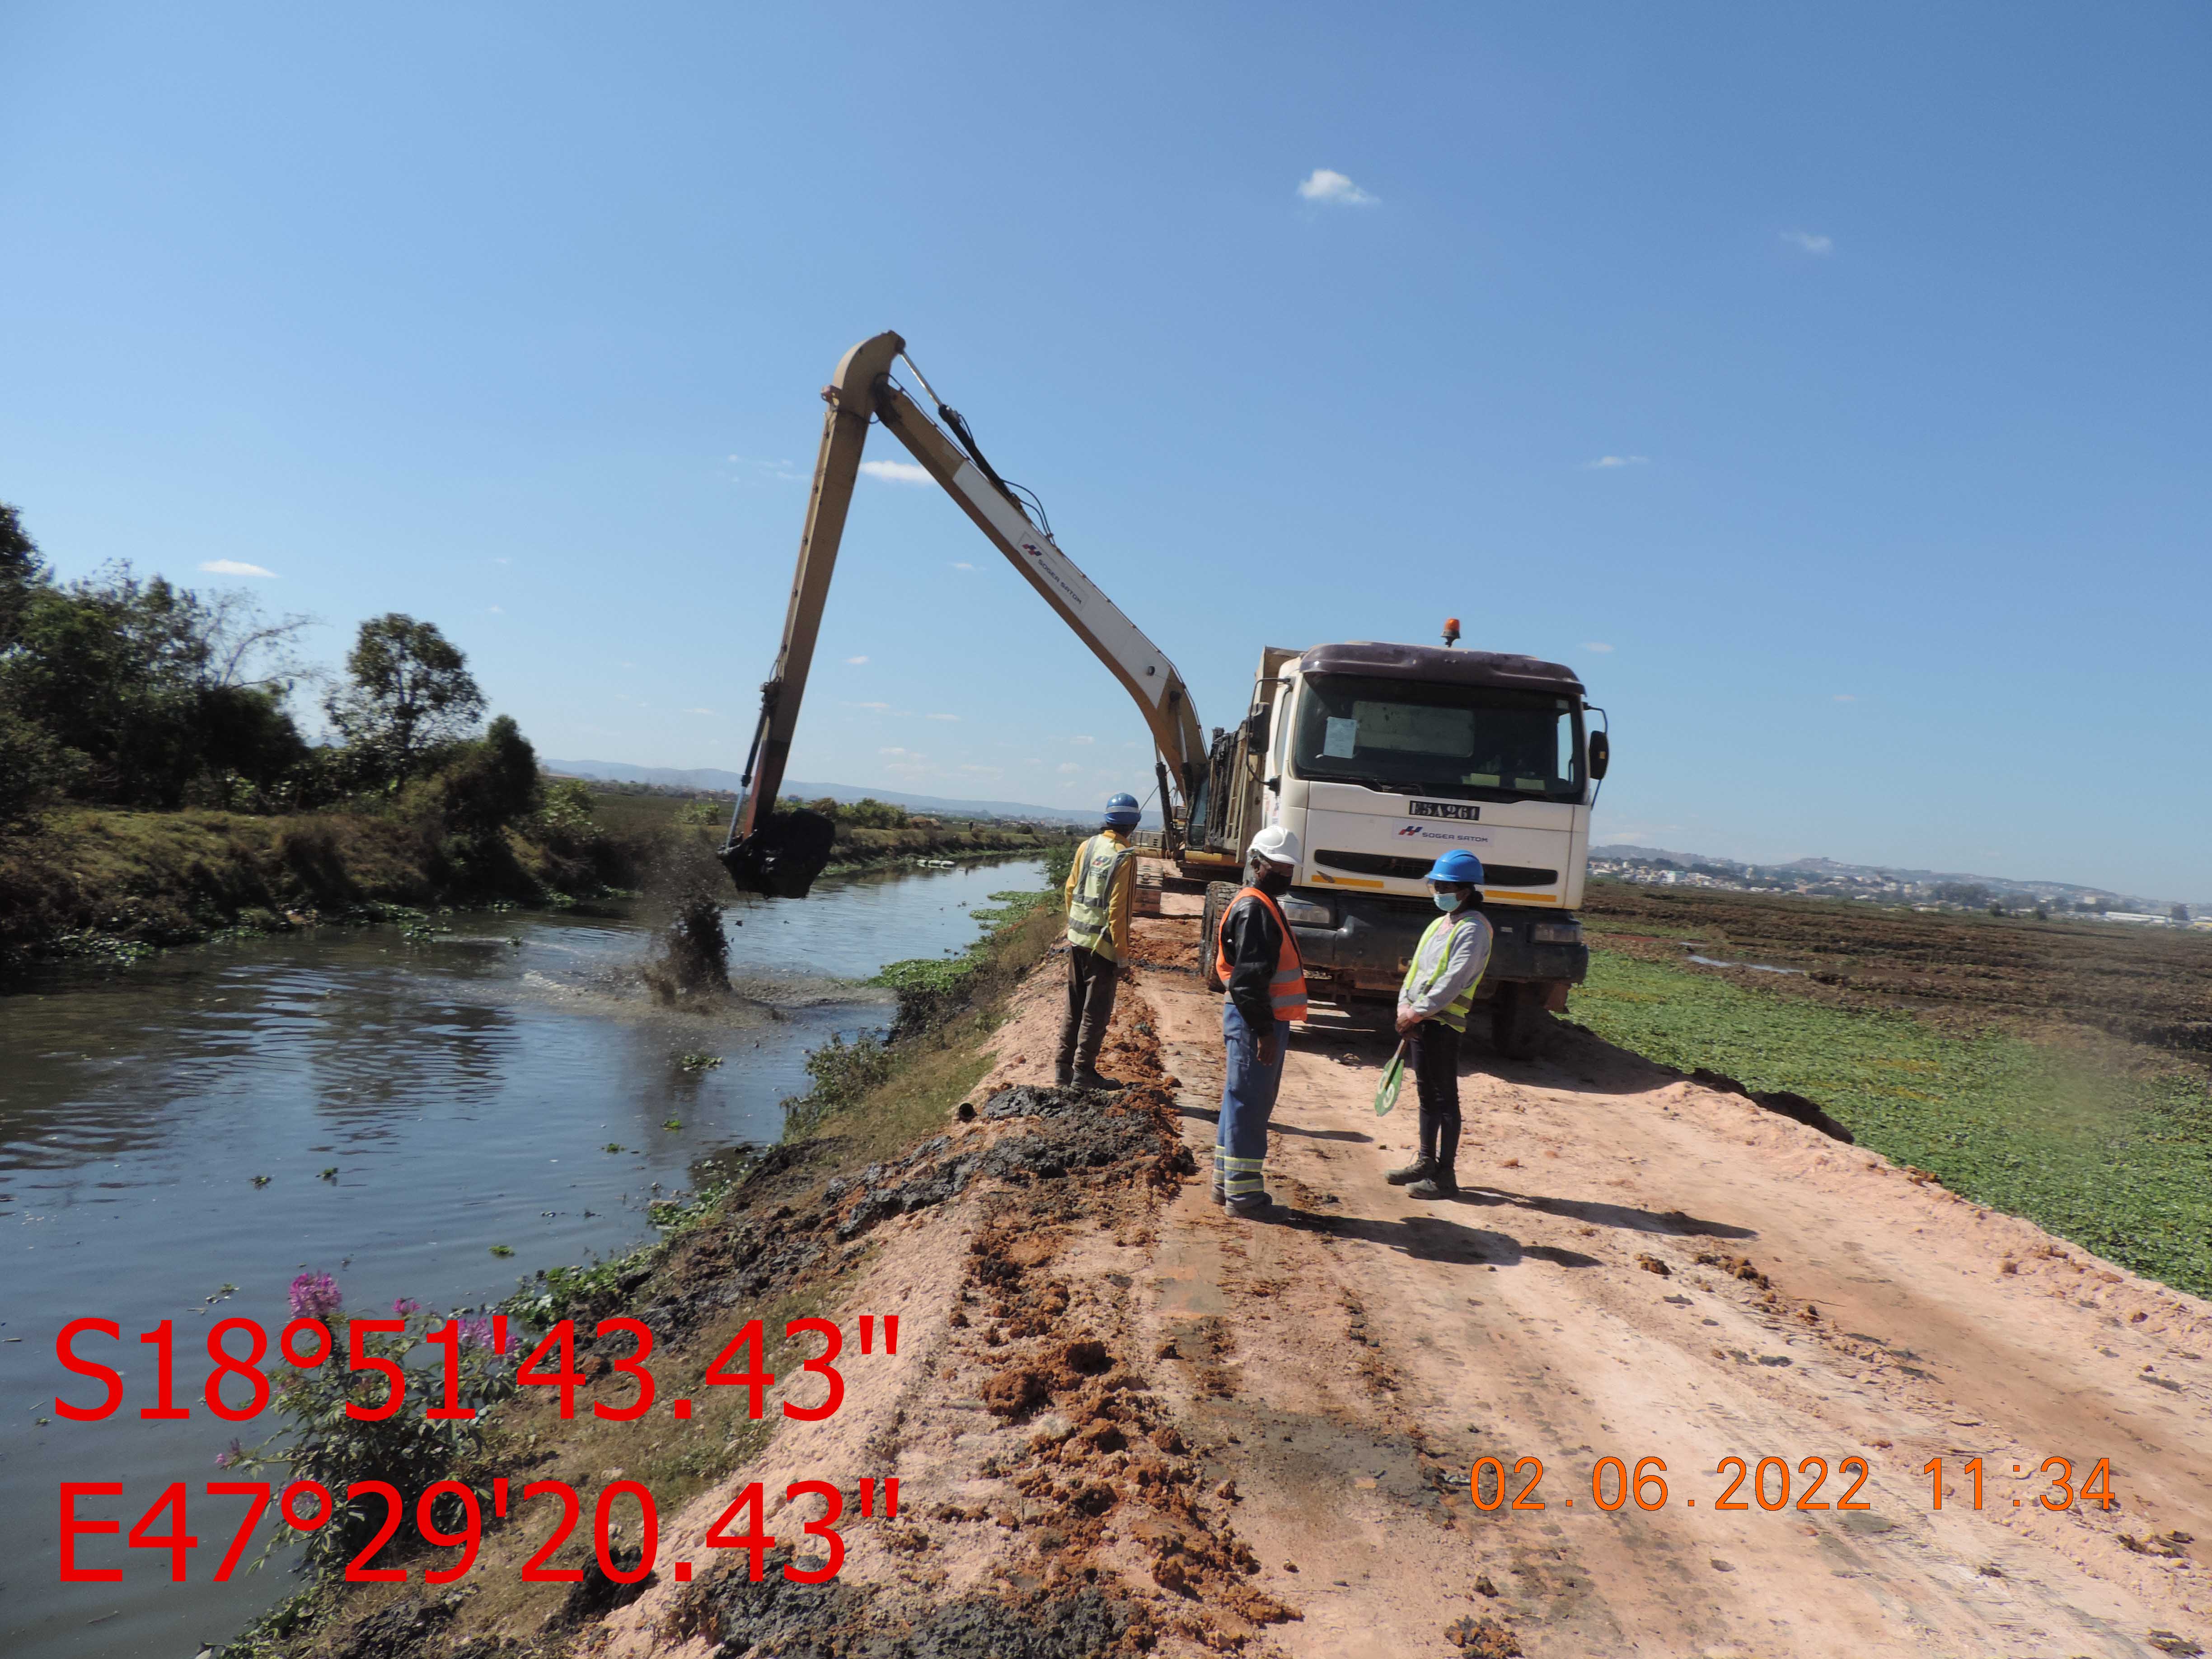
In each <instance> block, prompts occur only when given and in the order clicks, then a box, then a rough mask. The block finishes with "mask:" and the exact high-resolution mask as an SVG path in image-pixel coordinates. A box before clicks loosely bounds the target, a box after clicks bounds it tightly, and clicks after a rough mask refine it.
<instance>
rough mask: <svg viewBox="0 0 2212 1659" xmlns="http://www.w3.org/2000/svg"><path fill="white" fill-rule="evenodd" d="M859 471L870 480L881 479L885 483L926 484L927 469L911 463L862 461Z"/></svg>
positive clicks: (927, 477) (927, 480) (927, 479)
mask: <svg viewBox="0 0 2212 1659" xmlns="http://www.w3.org/2000/svg"><path fill="white" fill-rule="evenodd" d="M860 471H863V472H865V473H866V474H867V475H868V476H869V477H871V478H881V479H882V480H883V481H884V483H905V484H926V483H928V482H929V469H928V468H927V467H922V466H917V465H915V464H914V463H913V462H912V461H862V462H861V463H860Z"/></svg>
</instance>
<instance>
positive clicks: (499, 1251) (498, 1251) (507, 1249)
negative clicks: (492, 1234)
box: [491, 1244, 514, 1255]
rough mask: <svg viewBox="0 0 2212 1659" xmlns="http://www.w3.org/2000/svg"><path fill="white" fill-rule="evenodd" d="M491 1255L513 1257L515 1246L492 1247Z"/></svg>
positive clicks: (501, 1245) (496, 1245)
mask: <svg viewBox="0 0 2212 1659" xmlns="http://www.w3.org/2000/svg"><path fill="white" fill-rule="evenodd" d="M491 1253H492V1254H493V1255H513V1254H514V1246H513V1245H512V1244H495V1245H493V1246H492V1247H491Z"/></svg>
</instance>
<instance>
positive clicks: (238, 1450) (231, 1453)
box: [215, 1440, 246, 1469]
mask: <svg viewBox="0 0 2212 1659" xmlns="http://www.w3.org/2000/svg"><path fill="white" fill-rule="evenodd" d="M245 1461H246V1448H245V1446H244V1445H242V1444H240V1443H239V1442H238V1441H236V1440H233V1441H232V1442H231V1443H230V1444H228V1446H225V1447H224V1448H223V1449H222V1450H221V1451H219V1452H217V1453H216V1455H215V1466H216V1468H219V1469H227V1468H229V1467H230V1466H231V1465H232V1464H234V1463H243V1462H245Z"/></svg>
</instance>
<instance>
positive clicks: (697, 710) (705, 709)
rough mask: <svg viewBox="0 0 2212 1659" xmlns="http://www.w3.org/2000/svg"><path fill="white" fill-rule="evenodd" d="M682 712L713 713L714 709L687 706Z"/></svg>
mask: <svg viewBox="0 0 2212 1659" xmlns="http://www.w3.org/2000/svg"><path fill="white" fill-rule="evenodd" d="M684 713H685V714H714V710H713V709H711V708H687V709H685V710H684Z"/></svg>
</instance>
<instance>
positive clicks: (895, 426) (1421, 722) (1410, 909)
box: [721, 332, 1610, 1057]
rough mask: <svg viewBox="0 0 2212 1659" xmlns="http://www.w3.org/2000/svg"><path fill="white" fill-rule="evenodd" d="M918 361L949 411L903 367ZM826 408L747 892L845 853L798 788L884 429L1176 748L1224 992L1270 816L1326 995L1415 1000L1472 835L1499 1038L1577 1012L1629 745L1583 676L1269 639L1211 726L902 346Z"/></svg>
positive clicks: (1176, 783)
mask: <svg viewBox="0 0 2212 1659" xmlns="http://www.w3.org/2000/svg"><path fill="white" fill-rule="evenodd" d="M899 363H904V364H905V366H906V368H907V370H908V372H909V373H910V374H912V375H913V377H914V380H915V384H916V385H917V386H920V387H921V391H922V392H923V393H924V395H926V396H927V398H929V400H930V401H931V402H932V403H933V404H934V405H935V406H936V410H937V416H938V418H937V420H935V421H933V420H932V419H931V418H930V417H929V416H928V415H927V413H925V412H924V411H923V410H922V408H921V405H920V404H917V403H915V399H914V398H913V396H912V395H911V394H910V393H909V392H908V391H907V390H906V388H905V387H904V386H902V385H901V384H900V383H899V382H898V380H896V379H894V378H893V374H892V371H893V368H894V367H895V366H896V365H897V364H899ZM822 398H823V402H824V403H826V404H828V405H829V413H828V415H827V416H826V417H825V418H824V420H823V426H822V447H821V449H820V452H819V453H818V455H817V458H816V460H815V464H814V485H813V492H812V494H811V496H810V498H809V499H808V501H807V507H806V524H805V530H804V531H803V532H802V533H801V535H800V537H799V568H798V570H797V572H796V574H794V575H793V579H792V585H791V604H790V607H789V609H788V610H787V611H786V613H785V617H784V624H783V643H782V646H781V649H780V650H779V651H778V653H777V655H776V659H775V671H774V672H773V673H772V674H771V675H770V676H769V679H768V682H767V684H764V685H763V687H762V688H761V712H760V721H759V724H758V726H757V727H756V728H755V731H754V734H753V743H752V750H751V752H750V755H749V756H748V757H747V758H746V762H745V770H744V794H743V796H742V797H741V798H740V799H739V801H738V809H737V811H736V813H735V815H734V816H733V817H732V820H731V825H730V836H729V841H728V844H727V845H726V846H725V847H724V848H722V849H721V859H722V863H723V865H724V866H725V867H726V868H727V869H728V871H729V872H730V875H731V878H732V880H734V881H735V882H736V884H737V885H738V890H740V891H743V892H749V893H757V894H761V895H763V896H767V897H771V898H803V897H805V895H806V893H807V891H808V890H809V889H810V888H811V886H812V885H813V883H814V879H815V878H816V877H817V876H818V875H820V874H821V873H822V871H823V867H824V866H826V865H827V864H828V863H829V857H830V854H831V850H832V846H833V842H834V841H835V838H836V829H835V826H834V825H832V824H831V823H829V820H828V819H826V818H824V817H821V816H820V815H819V814H817V813H813V812H810V811H805V810H803V809H793V808H787V807H785V806H783V805H781V804H780V803H779V799H778V797H779V794H780V792H781V788H782V786H783V775H784V767H785V764H786V762H787V760H788V758H789V756H790V752H791V742H792V737H793V732H795V731H796V730H797V728H798V724H799V704H800V702H801V699H802V698H803V697H804V696H805V690H806V677H807V671H808V670H809V669H810V668H811V665H812V664H813V659H814V645H815V640H816V636H817V634H818V633H819V631H820V629H821V623H822V613H823V605H824V602H825V601H826V600H827V599H828V597H829V578H830V575H831V573H832V571H833V570H834V569H835V568H836V562H837V549H838V544H839V543H840V542H841V541H842V538H843V536H844V532H845V515H846V512H847V509H848V508H849V507H851V505H852V500H853V489H854V484H855V483H857V481H858V479H859V477H860V456H861V450H862V447H863V446H864V445H865V444H866V441H867V435H868V428H869V426H870V425H871V424H872V423H873V422H881V423H882V425H883V426H884V429H885V430H887V431H888V432H890V434H891V435H892V436H893V437H895V438H896V439H897V440H898V441H900V442H901V443H902V444H903V445H905V446H906V447H907V450H908V453H910V454H912V455H913V457H914V458H915V460H916V461H918V462H919V463H920V464H921V467H922V470H923V471H926V472H927V473H928V475H929V476H930V477H932V478H933V479H934V480H935V481H936V483H938V485H939V487H940V488H941V489H944V491H945V493H946V494H947V495H950V496H951V498H952V499H953V501H956V502H957V503H958V505H959V507H960V508H961V510H962V511H963V512H964V513H967V515H968V516H969V519H970V520H973V521H974V522H975V527H976V528H977V529H979V530H981V532H983V534H984V536H985V537H986V538H988V539H989V541H990V543H991V544H992V545H993V546H994V547H995V548H997V549H998V550H999V551H1000V553H1002V554H1004V555H1005V556H1006V562H1008V563H1009V564H1011V565H1012V566H1013V567H1014V568H1015V569H1016V570H1018V571H1019V572H1020V573H1021V574H1022V578H1023V580H1025V581H1027V582H1028V583H1029V585H1030V586H1032V587H1034V588H1035V589H1036V591H1037V592H1038V593H1039V594H1040V595H1042V598H1043V599H1044V602H1045V603H1046V604H1047V605H1050V606H1051V607H1052V608H1053V609H1054V611H1057V612H1058V613H1059V614H1060V619H1061V620H1062V621H1063V622H1065V623H1066V624H1067V625H1068V627H1069V628H1070V629H1073V630H1074V633H1075V635H1076V637H1077V638H1079V639H1080V640H1081V641H1083V642H1084V643H1085V645H1087V646H1088V647H1091V651H1092V653H1094V654H1095V655H1097V658H1098V659H1099V660H1100V661H1101V662H1103V664H1105V665H1106V668H1107V670H1108V671H1109V672H1110V673H1111V674H1112V675H1113V676H1114V678H1115V679H1117V680H1119V681H1120V682H1121V685H1122V688H1123V689H1124V690H1127V692H1128V694H1129V695H1130V696H1131V697H1133V698H1134V699H1135V701H1136V703H1137V707H1138V709H1139V712H1140V713H1141V714H1143V716H1144V719H1145V724H1146V727H1147V728H1148V729H1149V730H1150V732H1151V733H1152V745H1153V749H1154V750H1155V760H1154V771H1155V774H1156V775H1157V777H1158V783H1159V797H1160V807H1161V814H1160V815H1161V820H1162V823H1163V824H1164V830H1163V834H1162V837H1161V852H1162V854H1163V856H1164V857H1165V858H1167V859H1169V860H1172V861H1173V862H1174V863H1175V865H1176V867H1177V869H1178V870H1179V871H1180V872H1181V874H1182V877H1183V878H1188V879H1189V880H1192V881H1194V882H1199V883H1203V884H1206V920H1205V927H1204V933H1203V937H1202V938H1201V939H1200V972H1201V973H1202V974H1203V975H1205V977H1206V981H1207V982H1208V983H1209V984H1210V985H1211V984H1213V973H1212V963H1213V960H1214V952H1213V946H1212V939H1213V933H1214V931H1215V928H1216V927H1217V925H1218V921H1219V918H1220V915H1221V914H1222V911H1223V910H1224V909H1225V907H1226V905H1227V902H1228V901H1229V899H1230V898H1231V896H1233V895H1234V893H1235V891H1236V885H1235V878H1237V874H1238V872H1240V870H1241V869H1242V868H1243V860H1244V855H1245V853H1246V849H1247V848H1249V846H1250V844H1251V841H1252V837H1253V836H1255V834H1257V833H1258V832H1259V831H1260V829H1262V828H1263V827H1265V826H1266V825H1267V824H1270V823H1279V824H1281V825H1282V826H1283V827H1284V828H1285V829H1290V830H1291V831H1292V832H1293V833H1295V834H1296V835H1297V837H1298V845H1299V848H1300V849H1301V851H1300V860H1299V864H1298V868H1297V874H1296V876H1295V877H1294V878H1293V881H1292V886H1291V892H1290V893H1289V894H1288V895H1286V896H1285V898H1284V900H1283V905H1282V908H1283V913H1284V916H1285V920H1286V921H1289V922H1290V923H1291V926H1292V927H1293V929H1294V930H1295V931H1296V933H1297V936H1298V947H1299V951H1300V953H1301V954H1302V956H1303V957H1304V960H1305V963H1306V976H1307V980H1308V982H1309V989H1310V992H1311V994H1313V995H1315V996H1316V997H1318V998H1320V999H1322V1000H1326V1001H1330V1002H1334V1003H1336V1004H1337V1005H1339V1006H1342V1007H1344V1008H1346V1010H1347V1012H1350V1011H1351V1010H1352V1007H1353V1006H1354V1005H1356V1004H1359V1003H1363V1002H1367V1001H1370V1000H1387V999H1389V998H1391V997H1394V996H1395V994H1396V991H1397V987H1398V981H1399V979H1400V976H1401V975H1402V974H1403V973H1404V971H1405V967H1406V963H1407V959H1408V958H1409V957H1410V956H1411V955H1412V952H1413V945H1414V943H1415V941H1416V940H1417V939H1419V935H1420V932H1421V929H1422V928H1423V927H1425V925H1426V924H1427V922H1428V921H1430V920H1431V918H1433V917H1434V915H1435V914H1436V912H1435V909H1434V908H1433V907H1432V906H1431V903H1430V902H1429V898H1428V895H1427V889H1426V886H1425V883H1424V879H1423V878H1425V875H1426V874H1427V872H1428V869H1429V866H1430V865H1431V863H1432V862H1433V861H1434V860H1435V858H1436V855H1437V854H1439V853H1441V852H1443V851H1446V850H1448V849H1449V848H1455V847H1458V848H1466V849H1467V850H1468V851H1470V852H1472V853H1474V854H1476V855H1477V856H1478V857H1480V859H1481V860H1482V864H1483V871H1484V881H1483V908H1484V909H1485V911H1486V913H1487V914H1488V915H1489V917H1490V921H1491V923H1492V927H1493V928H1494V929H1495V932H1496V944H1495V947H1494V949H1493V951H1492V957H1491V965H1490V969H1489V970H1488V971H1487V972H1486V974H1485V975H1484V976H1483V982H1482V986H1481V987H1480V990H1479V991H1478V993H1477V995H1478V998H1479V999H1480V1000H1482V1001H1484V1002H1486V1003H1487V1004H1489V1006H1490V1007H1491V1010H1492V1030H1493V1033H1494V1035H1495V1039H1496V1042H1497V1046H1498V1048H1500V1049H1502V1050H1503V1051H1504V1052H1505V1053H1507V1054H1514V1055H1516V1056H1522V1057H1525V1056H1526V1055H1527V1054H1530V1053H1532V1052H1534V1048H1535V1046H1536V1043H1537V1042H1538V1041H1539V1038H1540V1036H1541V1029H1542V1026H1543V1025H1544V1024H1545V1023H1546V1022H1547V1018H1548V1013H1547V1011H1556V1010H1558V1009H1559V1008H1562V1007H1564V1006H1565V1002H1566V994H1567V987H1569V986H1570V985H1572V984H1575V983H1578V982H1579V981H1581V980H1582V979H1583V976H1584V975H1585V973H1586V972H1587V971H1588V968H1589V951H1588V949H1587V947H1586V946H1585V945H1584V944H1583V936H1582V925H1581V923H1580V921H1578V920H1577V917H1576V915H1575V911H1576V909H1577V908H1578V907H1579V905H1580V904H1581V902H1582V896H1583V878H1584V874H1585V866H1586V864H1587V860H1588V855H1589V815H1590V807H1591V805H1593V804H1594V803H1595V799H1596V795H1597V789H1598V786H1599V782H1600V781H1601V779H1603V777H1604V776H1605V773H1606V767H1607V760H1608V758H1609V750H1610V743H1609V739H1608V737H1607V732H1606V730H1605V728H1604V726H1603V725H1602V724H1601V725H1600V726H1597V727H1596V728H1595V729H1591V728H1590V726H1589V722H1588V719H1587V716H1588V715H1590V714H1595V715H1597V716H1598V717H1599V720H1600V721H1601V722H1602V721H1603V719H1604V711H1603V710H1602V709H1601V708H1596V707H1595V705H1594V704H1591V703H1590V702H1589V701H1588V700H1587V698H1586V696H1585V695H1584V690H1583V684H1582V682H1581V680H1580V679H1579V678H1577V676H1576V675H1575V673H1574V671H1572V670H1571V669H1569V668H1566V667H1565V666H1563V665H1560V664H1558V663H1552V662H1543V661H1540V660H1538V659H1535V658H1533V657H1522V656H1511V655H1507V654H1504V653H1496V652H1488V651H1472V650H1458V649H1455V648H1454V647H1455V644H1456V642H1457V641H1458V639H1459V624H1458V623H1457V622H1456V621H1452V622H1449V623H1446V624H1445V628H1444V634H1443V646H1442V647H1436V646H1420V645H1393V644H1383V643H1378V642H1376V641H1350V642H1347V643H1343V644H1336V645H1316V646H1312V647H1307V648H1305V649H1303V650H1297V649H1289V648H1285V647H1275V646H1270V647H1266V648H1265V649H1264V650H1263V651H1262V652H1261V657H1260V667H1259V672H1258V674H1257V676H1256V677H1255V682H1254V688H1253V695H1252V700H1251V702H1250V705H1249V708H1248V709H1247V711H1246V713H1245V714H1244V717H1243V720H1241V721H1239V723H1238V724H1237V725H1236V726H1232V727H1229V728H1227V729H1223V728H1221V727H1216V728H1214V730H1213V732H1212V737H1211V738H1210V739H1209V738H1207V736H1206V733H1205V730H1204V728H1203V727H1202V726H1200V724H1199V719H1198V713H1197V710H1196V709H1195V708H1194V707H1193V706H1192V703H1191V697H1190V690H1189V688H1188V686H1186V685H1185V684H1183V680H1182V675H1180V674H1178V673H1177V672H1176V667H1175V665H1174V664H1173V663H1171V662H1170V661H1169V660H1168V659H1167V657H1166V655H1165V654H1164V653H1162V652H1161V650H1160V648H1159V647H1158V646H1156V645H1154V644H1153V643H1152V641H1151V640H1149V639H1147V638H1146V636H1145V634H1144V632H1143V630H1142V629H1139V628H1138V627H1137V625H1136V624H1135V623H1133V622H1131V621H1130V620H1129V619H1128V617H1126V616H1124V615H1123V614H1122V613H1121V610H1120V608H1119V607H1118V606H1116V605H1115V604H1114V602H1113V601H1112V600H1111V599H1108V598H1107V597H1106V595H1105V593H1104V592H1103V591H1101V589H1100V588H1099V587H1098V586H1097V584H1096V583H1094V582H1093V581H1092V580H1091V579H1090V578H1089V577H1088V576H1086V575H1085V574H1083V572H1082V571H1081V570H1080V569H1079V568H1077V567H1076V564H1075V562H1074V561H1073V560H1072V559H1070V558H1069V557H1068V556H1067V555H1066V554H1065V553H1063V552H1061V551H1060V547H1059V544H1057V543H1056V542H1055V541H1054V539H1053V537H1052V534H1051V532H1050V530H1049V528H1048V526H1046V524H1045V523H1044V521H1043V518H1044V515H1043V513H1042V511H1036V513H1035V516H1034V517H1032V510H1033V509H1034V507H1035V498H1034V497H1033V496H1032V497H1030V501H1028V502H1027V503H1025V502H1024V500H1023V497H1022V492H1021V491H1020V489H1019V486H1018V485H1013V484H1010V483H1007V482H1006V480H1005V479H1004V478H1002V477H1000V475H999V473H998V472H997V471H995V470H994V468H993V467H992V465H991V463H990V462H989V461H988V460H987V459H985V457H984V454H983V452H982V450H981V447H979V446H978V445H977V444H976V442H975V435H974V433H973V432H972V431H971V430H970V429H969V425H968V422H966V421H965V420H964V419H963V418H962V416H960V414H959V412H958V411H957V410H953V409H951V408H950V407H948V406H947V405H946V404H945V403H944V402H943V400H942V399H940V398H938V396H937V394H936V392H934V391H933V389H932V388H931V386H930V385H929V382H928V381H927V380H925V379H923V377H922V374H921V370H920V369H918V368H915V366H914V363H913V360H912V359H911V358H909V357H908V356H907V355H906V342H905V341H904V340H902V338H900V337H899V336H898V335H896V334H895V333H889V332H886V333H883V334H878V335H877V336H875V337H873V338H872V339H867V340H863V341H862V342H861V343H860V344H858V345H856V346H854V348H853V349H851V350H850V351H848V352H847V353H846V354H845V356H844V360H843V361H842V362H840V363H839V364H838V365H837V374H836V379H835V380H832V381H831V382H830V383H829V386H825V387H824V388H823V392H822ZM939 422H942V424H941V425H940V424H939ZM1215 988H1218V986H1216V987H1215Z"/></svg>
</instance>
